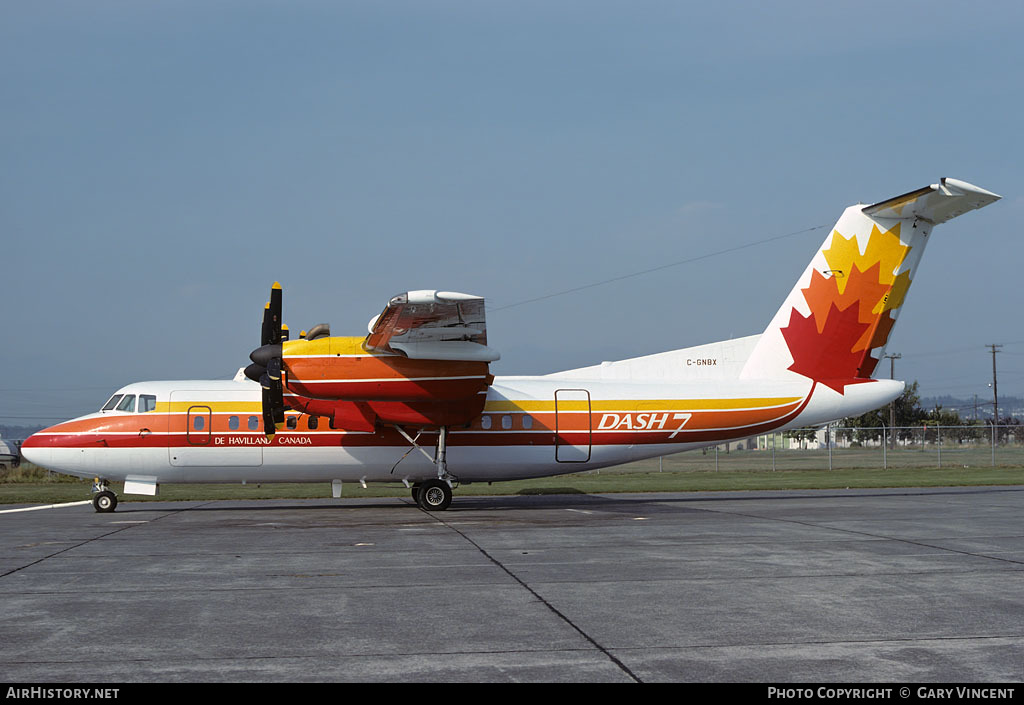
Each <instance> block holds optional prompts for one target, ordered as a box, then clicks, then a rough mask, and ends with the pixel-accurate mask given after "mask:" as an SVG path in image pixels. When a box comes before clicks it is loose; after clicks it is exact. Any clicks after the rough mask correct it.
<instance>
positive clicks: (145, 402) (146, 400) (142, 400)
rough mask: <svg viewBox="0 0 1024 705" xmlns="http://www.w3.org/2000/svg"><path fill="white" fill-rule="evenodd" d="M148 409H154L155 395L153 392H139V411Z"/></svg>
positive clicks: (147, 410)
mask: <svg viewBox="0 0 1024 705" xmlns="http://www.w3.org/2000/svg"><path fill="white" fill-rule="evenodd" d="M150 411H156V395H155V394H140V395H139V413H140V414H145V413H147V412H150Z"/></svg>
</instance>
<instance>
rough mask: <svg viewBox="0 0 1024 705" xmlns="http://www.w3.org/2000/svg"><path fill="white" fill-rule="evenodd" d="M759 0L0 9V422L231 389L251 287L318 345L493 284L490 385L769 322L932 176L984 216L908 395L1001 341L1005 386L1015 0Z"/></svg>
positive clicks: (979, 385)
mask: <svg viewBox="0 0 1024 705" xmlns="http://www.w3.org/2000/svg"><path fill="white" fill-rule="evenodd" d="M763 5H764V6H762V7H755V5H754V4H753V3H745V2H733V3H730V2H722V3H700V4H693V5H690V4H687V3H682V2H619V3H612V2H553V1H548V2H523V1H519V2H514V3H513V2H468V1H467V2H455V1H451V2H424V1H418V2H379V1H375V2H303V1H298V2H230V1H225V2H187V1H178V2H146V3H137V2H128V1H124V2H90V3H81V2H47V3H5V4H4V5H3V6H0V88H2V90H3V96H4V99H3V100H2V101H0V150H2V151H0V233H2V248H0V252H2V257H3V260H2V261H3V263H4V265H5V266H4V283H3V291H4V297H3V298H4V304H5V305H4V306H3V314H2V315H3V330H4V331H5V337H4V345H3V346H2V349H0V363H2V365H3V369H4V370H6V371H7V375H6V377H5V379H6V381H4V382H3V383H0V422H3V423H31V421H32V420H33V419H35V418H38V419H40V421H43V422H45V421H48V420H55V419H57V418H65V417H70V416H74V415H78V414H81V413H86V412H88V411H91V410H94V409H95V408H97V407H98V406H99V404H100V403H102V401H103V400H104V399H105V398H106V396H108V395H109V393H110V392H112V391H113V390H114V389H116V388H117V387H119V386H121V385H123V384H127V383H129V382H132V381H139V380H144V379H185V378H190V379H195V378H229V377H231V376H232V375H233V374H234V372H235V370H236V369H237V368H238V367H240V366H243V365H245V364H247V356H248V353H249V351H250V350H251V349H252V348H253V347H255V346H256V345H257V344H258V342H259V325H260V317H261V313H262V306H263V302H264V301H265V300H266V297H267V293H268V290H269V287H270V285H271V283H272V282H274V281H275V280H279V281H281V283H282V284H283V286H284V293H285V299H284V302H285V303H284V305H285V319H286V322H288V323H289V324H290V325H291V327H292V328H293V329H298V328H308V327H310V326H312V325H313V324H315V323H319V322H329V323H330V324H331V327H332V331H333V332H334V333H335V334H351V335H358V334H361V333H363V332H364V331H365V329H366V328H365V326H366V322H367V321H368V320H369V319H370V318H371V317H372V316H374V315H375V314H376V313H378V312H379V311H380V309H381V308H382V307H383V305H384V303H385V302H386V301H387V299H388V298H389V297H390V296H392V295H393V294H396V293H399V292H402V291H406V290H410V289H420V288H437V289H447V290H456V291H466V292H470V293H474V294H479V295H483V296H485V297H487V299H488V307H489V316H488V319H489V325H488V328H489V341H490V343H491V344H492V345H493V346H494V347H497V348H498V349H499V350H500V351H501V352H502V355H503V358H502V360H501V361H500V362H498V363H496V364H495V365H494V368H493V369H494V371H495V372H496V373H498V374H531V373H546V372H552V371H556V370H558V369H564V368H569V367H575V366H582V365H587V364H592V363H596V362H600V361H602V360H607V359H617V358H623V357H629V356H634V355H641V354H646V353H651V352H660V351H663V350H669V349H673V348H678V347H685V346H689V345H695V344H700V343H704V342H711V341H714V340H720V339H725V338H730V337H737V336H741V335H750V334H754V333H760V332H761V331H762V330H763V328H764V326H765V325H766V324H767V322H768V320H769V319H770V318H771V316H772V315H773V314H774V312H775V311H776V310H777V309H778V307H779V305H780V304H781V302H782V300H783V298H784V297H785V296H786V294H787V293H788V292H789V290H790V289H791V288H792V286H793V283H794V282H795V281H796V278H797V277H798V276H799V274H800V272H801V271H802V270H803V268H804V267H805V266H806V264H807V262H808V261H809V260H810V257H811V256H812V254H813V253H814V251H815V250H816V249H817V247H818V245H819V244H820V243H821V241H822V240H823V239H824V236H825V234H826V232H827V230H826V228H827V227H829V226H831V225H832V224H833V223H834V222H835V220H836V219H837V218H838V216H839V214H840V213H841V212H842V210H843V208H844V207H845V206H847V205H850V204H853V203H857V202H866V203H867V202H874V201H878V200H881V199H884V198H888V197H890V196H894V195H897V194H900V193H903V192H906V191H909V190H912V189H914V188H918V187H920V186H924V185H927V184H929V183H934V182H935V181H937V180H938V179H939V178H940V177H943V176H951V177H955V178H960V179H964V180H967V181H970V182H973V183H975V184H977V185H979V186H982V187H984V188H987V189H990V190H992V191H995V192H997V193H999V194H1001V195H1003V196H1004V199H1003V200H1002V201H1000V202H998V203H997V204H995V205H992V206H989V207H988V208H986V209H984V210H982V211H979V212H976V213H971V214H968V215H966V216H964V217H962V218H960V219H957V220H954V221H952V222H951V223H948V224H946V225H943V226H941V227H939V228H937V229H936V237H935V240H937V242H932V244H931V245H930V246H929V250H928V252H927V254H926V255H925V258H924V261H923V263H922V265H921V268H920V270H919V271H918V276H917V278H916V279H915V281H914V286H913V287H912V289H911V291H910V294H909V297H908V299H907V303H906V305H905V306H904V309H903V311H902V312H901V316H900V319H899V323H898V325H897V326H896V328H895V330H894V333H893V337H892V339H891V342H890V346H889V351H890V352H899V353H902V354H903V358H902V359H901V360H899V361H898V363H897V367H896V372H897V377H898V378H903V379H908V380H915V379H916V380H919V381H920V383H921V391H922V393H924V394H925V395H939V394H947V393H948V394H953V395H956V396H961V397H967V398H969V397H971V396H972V395H973V394H978V395H979V396H982V397H983V398H989V397H988V395H990V390H989V389H988V387H987V384H988V383H989V382H990V381H991V373H992V370H991V356H990V355H988V353H987V350H986V348H985V347H984V346H985V344H987V343H1003V344H1004V348H1003V353H1001V354H1000V356H999V358H998V362H999V369H1000V373H999V380H1000V381H999V385H1000V392H1001V395H1002V394H1024V323H1022V321H1024V316H1022V309H1021V302H1022V301H1024V285H1022V283H1021V275H1020V271H1021V262H1022V261H1024V244H1022V237H1021V231H1020V227H1019V223H1020V221H1021V219H1022V216H1024V197H1022V196H1021V194H1022V193H1024V170H1022V169H1021V164H1022V163H1024V149H1022V139H1021V136H1020V129H1021V127H1020V126H1021V124H1022V112H1024V111H1022V95H1024V94H1022V92H1021V90H1020V87H1021V85H1024V81H1022V78H1024V76H1022V67H1024V49H1022V48H1021V43H1020V42H1019V36H1020V33H1021V30H1022V29H1024V5H1022V4H1021V3H1019V2H986V3H976V4H969V5H965V4H962V3H952V2H948V3H946V2H934V1H933V2H901V3H882V2H857V3H817V2H775V3H764V4H763ZM817 226H825V228H821V229H818V230H813V231H810V232H806V231H807V230H808V229H809V228H814V227H817ZM801 231H805V232H801ZM789 233H800V234H795V235H792V236H789V237H785V238H781V239H777V240H775V241H773V242H770V243H765V244H761V245H753V246H751V247H746V248H743V249H738V250H736V249H735V248H737V247H739V246H741V245H748V244H752V243H758V242H761V241H763V240H766V239H768V238H773V237H776V236H781V235H786V234H789ZM727 250H733V251H731V252H729V253H728V254H723V255H719V256H715V257H709V258H705V259H700V260H697V261H694V262H691V263H687V264H681V265H678V266H674V267H668V268H665V269H662V270H660V271H657V272H654V273H651V274H647V275H643V276H637V277H630V278H626V279H621V280H619V281H616V282H613V283H609V284H606V285H603V286H598V287H593V288H589V289H585V290H583V291H579V292H576V293H572V294H566V295H562V296H557V297H553V298H546V299H544V300H542V301H539V302H536V303H531V304H527V305H521V306H512V307H510V308H504V307H507V306H510V305H511V304H516V303H518V302H521V301H524V300H527V299H532V298H535V297H538V296H543V295H546V294H549V293H553V292H558V291H562V290H565V289H570V288H573V287H579V286H585V285H587V284H591V283H595V282H601V281H605V280H609V279H615V278H618V277H622V276H623V275H627V274H630V273H633V272H640V271H644V270H648V269H652V268H655V267H658V266H660V265H663V264H666V263H673V262H681V261H684V260H688V259H691V258H697V257H702V256H704V255H708V254H711V253H715V252H722V251H727Z"/></svg>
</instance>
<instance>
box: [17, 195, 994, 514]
mask: <svg viewBox="0 0 1024 705" xmlns="http://www.w3.org/2000/svg"><path fill="white" fill-rule="evenodd" d="M999 198H1000V197H999V196H997V195H996V194H994V193H991V192H989V191H986V190H984V189H981V188H978V187H976V186H973V185H971V184H968V183H966V182H963V181H958V180H955V179H942V180H941V181H940V182H939V183H937V184H932V185H931V186H927V187H925V188H921V189H918V190H916V191H912V192H910V193H907V194H903V195H901V196H897V197H895V198H891V199H888V200H885V201H881V202H879V203H875V204H873V205H869V206H863V205H857V206H851V207H849V208H847V209H846V210H845V211H844V212H843V214H842V216H841V217H840V218H839V221H838V222H837V223H836V225H835V227H834V228H833V229H832V230H831V232H829V234H828V236H827V237H826V238H825V242H824V243H823V244H822V246H821V248H820V249H819V250H818V251H817V253H816V254H815V255H814V258H813V259H812V260H811V262H810V264H809V265H808V266H807V268H806V270H805V271H804V272H803V274H802V275H801V277H800V278H799V280H798V281H797V283H796V286H794V288H793V290H792V291H791V292H790V294H789V296H788V297H787V298H786V300H785V301H784V302H783V304H782V307H781V308H780V309H779V310H778V312H777V313H776V314H775V317H774V318H773V319H772V320H771V322H770V323H769V324H768V327H767V328H766V329H765V331H764V332H763V333H762V334H761V335H753V336H748V337H744V338H736V339H733V340H726V341H723V342H718V343H710V344H706V345H699V346H696V347H690V348H684V349H680V350H673V351H670V352H664V353H660V354H655V355H648V356H645V357H638V358H633V359H628V360H621V361H618V362H604V363H601V364H600V365H595V366H592V367H584V368H580V369H575V370H568V371H565V372H558V373H555V374H549V375H541V376H530V377H526V376H522V377H495V376H493V375H491V374H490V372H489V364H490V363H491V362H493V361H495V360H497V359H498V358H499V355H498V352H497V351H495V350H494V349H493V348H491V347H488V345H487V328H486V322H485V316H484V299H483V298H481V297H478V296H470V295H468V294H460V293H454V292H446V291H410V292H407V293H405V294H401V295H399V296H395V297H394V298H392V299H391V300H390V301H389V302H388V304H387V306H386V307H385V309H384V311H383V312H382V313H381V314H380V315H378V316H377V317H375V318H374V319H372V320H371V321H370V324H369V334H368V335H366V336H365V337H338V336H331V335H330V331H329V329H328V327H327V326H326V325H324V324H321V325H318V326H316V327H315V328H313V329H311V330H310V331H309V332H308V333H306V332H304V333H303V335H301V336H300V337H299V338H298V339H296V340H289V339H288V337H289V336H288V330H287V326H284V325H282V318H281V310H282V296H281V287H280V285H278V284H276V283H275V284H274V287H273V288H272V290H271V300H270V302H269V303H267V305H266V307H265V308H264V316H263V330H262V336H261V346H260V347H259V348H258V349H256V350H255V351H253V353H252V355H251V359H252V361H253V364H251V365H250V366H249V367H247V368H245V370H244V371H243V370H239V373H238V374H237V375H236V376H235V379H234V380H232V381H179V382H139V383H135V384H130V385H128V386H126V387H124V388H122V389H119V390H118V391H117V393H116V394H114V395H113V396H112V397H111V398H110V400H109V401H107V403H106V404H105V405H104V406H103V408H102V409H100V410H99V411H98V412H96V413H93V414H88V415H86V416H82V417H80V418H76V419H73V420H71V421H67V422H65V423H60V424H57V425H56V426H53V427H50V428H47V429H45V430H43V431H40V432H38V433H36V434H34V435H32V436H31V437H30V438H28V439H27V440H26V441H25V443H24V444H23V446H22V453H23V455H24V457H25V458H26V459H28V460H29V461H30V462H33V463H35V464H37V465H40V466H43V467H46V468H49V469H52V470H55V471H57V472H60V473H66V474H70V475H77V476H79V477H92V478H95V482H94V486H93V492H94V495H93V504H94V506H95V508H96V510H97V511H101V512H109V511H113V510H114V508H115V507H116V505H117V497H116V495H115V494H114V493H113V492H112V491H111V490H110V482H112V481H115V480H116V481H119V482H124V492H125V493H127V494H145V495H156V494H157V493H158V489H159V485H160V484H162V483H214V482H218V483H225V482H259V483H270V482H324V483H327V482H330V483H331V484H332V493H333V495H334V496H335V497H338V496H340V494H341V487H342V483H344V482H359V483H361V484H362V485H363V486H364V487H365V486H366V483H367V482H391V483H396V482H402V483H404V484H405V485H406V487H408V488H409V489H411V491H412V496H413V498H414V500H415V501H416V503H417V504H418V505H419V506H420V507H421V508H423V509H426V510H441V509H446V508H447V507H448V506H449V504H450V503H451V501H452V488H453V487H454V486H457V485H458V484H459V483H464V484H467V483H471V482H496V481H501V480H517V479H524V478H532V477H543V476H549V475H559V474H564V473H572V472H580V471H583V470H592V469H596V468H603V467H608V466H611V465H618V464H621V463H627V462H631V461H634V460H640V459H643V458H651V457H656V456H663V455H668V454H670V453H677V452H680V451H684V450H689V449H692V448H700V447H704V446H708V445H713V444H717V443H721V442H724V441H729V440H733V439H741V438H747V437H750V436H754V435H759V434H764V433H767V432H771V431H780V430H785V429H789V428H795V427H802V426H813V425H822V424H825V423H828V422H830V421H834V420H837V419H840V418H844V417H847V416H855V415H859V414H862V413H865V412H867V411H870V410H872V409H876V408H878V407H880V406H882V405H884V404H887V403H888V402H890V401H891V400H893V399H895V398H896V397H898V396H899V395H900V394H901V393H902V392H903V388H904V384H903V382H899V381H893V380H879V379H874V378H873V377H872V374H873V373H874V372H875V367H876V366H877V364H878V361H879V360H880V359H881V357H882V354H883V353H884V351H885V347H886V344H887V342H888V340H889V336H890V334H891V332H892V327H893V324H894V323H895V320H896V316H897V314H898V313H899V311H900V310H901V306H902V305H903V302H904V299H905V297H906V295H907V290H908V288H909V287H910V283H911V281H912V280H913V278H914V276H915V274H916V271H917V266H918V263H919V262H920V261H921V255H922V253H923V251H924V249H925V245H926V244H927V242H928V239H929V234H930V233H931V231H932V227H933V226H934V225H936V224H939V223H944V222H946V221H947V220H950V219H951V218H954V217H956V216H958V215H961V214H963V213H966V212H967V211H970V210H974V209H976V208H981V207H983V206H986V205H988V204H989V203H992V202H994V201H996V200H998V199H999ZM243 372H244V374H243Z"/></svg>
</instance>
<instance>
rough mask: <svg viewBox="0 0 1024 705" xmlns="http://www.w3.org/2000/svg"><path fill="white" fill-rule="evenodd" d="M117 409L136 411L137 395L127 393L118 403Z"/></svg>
mask: <svg viewBox="0 0 1024 705" xmlns="http://www.w3.org/2000/svg"><path fill="white" fill-rule="evenodd" d="M117 410H118V411H127V412H129V413H130V412H132V411H135V395H134V394H126V395H125V397H124V399H122V400H121V403H120V404H118V405H117Z"/></svg>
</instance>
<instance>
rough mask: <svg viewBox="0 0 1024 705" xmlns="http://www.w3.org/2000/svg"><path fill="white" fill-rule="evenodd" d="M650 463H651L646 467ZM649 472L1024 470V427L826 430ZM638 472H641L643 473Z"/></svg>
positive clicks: (750, 443)
mask: <svg viewBox="0 0 1024 705" xmlns="http://www.w3.org/2000/svg"><path fill="white" fill-rule="evenodd" d="M645 463H650V461H645ZM655 463H656V464H657V466H656V467H655V468H651V467H650V466H649V465H648V466H647V468H646V469H647V470H651V469H655V470H664V471H680V470H682V471H686V470H693V471H701V470H703V471H713V470H744V471H759V470H764V471H772V470H843V469H855V468H874V469H888V468H972V467H973V468H982V467H1024V425H1005V426H1004V425H1000V426H997V427H993V426H992V425H991V424H989V425H986V426H931V425H928V426H925V425H922V426H903V427H892V428H851V427H844V426H836V425H832V426H827V427H822V428H805V429H792V430H790V431H784V432H781V433H772V434H767V435H763V436H756V437H752V438H747V439H744V440H741V441H733V442H730V443H728V444H725V443H723V444H721V445H718V446H709V447H707V448H704V449H703V450H693V451H689V452H686V453H680V454H678V455H672V456H665V457H664V458H659V459H655ZM638 469H639V468H638Z"/></svg>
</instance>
